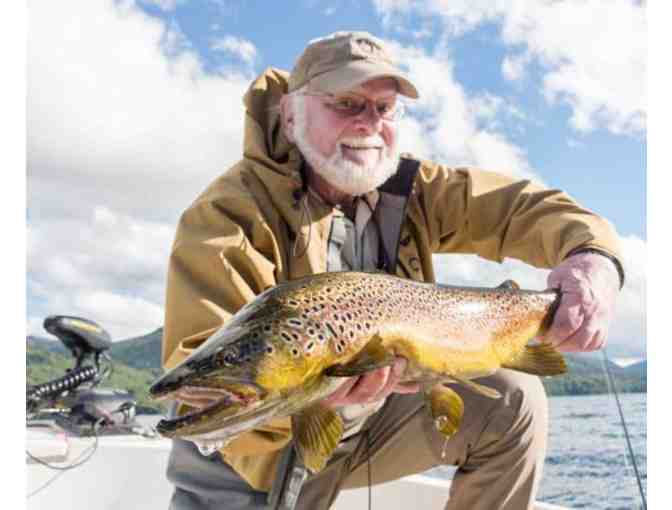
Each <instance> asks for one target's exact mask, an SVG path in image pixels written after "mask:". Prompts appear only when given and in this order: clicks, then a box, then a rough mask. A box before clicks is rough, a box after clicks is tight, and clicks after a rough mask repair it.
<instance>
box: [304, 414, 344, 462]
mask: <svg viewBox="0 0 672 510" xmlns="http://www.w3.org/2000/svg"><path fill="white" fill-rule="evenodd" d="M292 435H293V436H294V444H295V446H296V449H297V452H298V454H299V455H300V457H301V460H302V461H303V464H304V465H305V466H306V467H307V468H308V469H309V470H310V471H311V472H312V473H319V472H320V471H322V469H324V466H326V464H327V462H328V461H329V458H331V455H332V453H333V452H334V450H335V449H336V447H337V446H338V443H339V441H340V440H341V437H342V436H343V420H341V417H340V416H339V415H338V414H337V413H336V412H335V411H334V410H333V409H330V408H328V407H325V406H323V405H320V404H316V405H314V406H311V407H309V408H307V409H304V410H303V411H301V412H299V413H297V414H294V415H292Z"/></svg>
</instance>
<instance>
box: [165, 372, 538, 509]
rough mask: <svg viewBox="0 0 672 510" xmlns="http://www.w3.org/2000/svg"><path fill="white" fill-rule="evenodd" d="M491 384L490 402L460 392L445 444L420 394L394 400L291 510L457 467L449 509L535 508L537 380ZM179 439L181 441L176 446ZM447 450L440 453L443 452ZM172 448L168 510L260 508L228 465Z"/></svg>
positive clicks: (188, 448) (506, 377)
mask: <svg viewBox="0 0 672 510" xmlns="http://www.w3.org/2000/svg"><path fill="white" fill-rule="evenodd" d="M478 382H479V383H481V384H485V385H487V386H490V387H492V388H496V389H497V390H499V392H500V393H501V394H502V398H501V399H498V400H493V399H490V398H487V397H484V396H482V395H478V394H475V393H473V392H471V391H470V390H467V389H465V388H462V387H460V386H457V385H456V386H453V388H454V389H455V390H456V391H457V392H458V393H459V394H460V395H461V396H462V398H463V400H464V419H463V422H462V426H461V427H460V429H459V431H458V432H457V434H455V436H453V437H452V438H451V439H450V440H449V441H448V442H446V441H445V439H444V437H443V436H442V435H441V434H439V433H438V432H437V431H436V429H435V428H434V424H433V420H432V419H431V417H430V416H429V413H428V411H427V410H426V409H425V408H424V398H423V396H422V395H421V394H418V395H393V396H391V397H389V398H388V400H387V402H386V404H385V406H384V407H383V408H382V409H381V410H380V411H379V412H378V413H376V414H375V415H373V416H371V417H370V418H369V419H368V420H367V422H366V424H365V426H364V427H363V429H362V432H361V433H360V434H358V435H356V436H355V437H352V438H350V439H348V440H347V441H346V442H345V443H344V444H343V445H342V446H341V447H339V448H338V450H337V451H336V453H335V454H334V456H333V458H332V459H331V461H330V462H329V464H328V465H327V467H326V468H325V469H324V470H323V471H322V472H321V473H319V474H318V475H316V476H312V477H310V478H309V479H308V480H307V481H306V482H305V484H304V486H303V489H302V491H301V494H300V496H299V499H298V503H297V506H296V508H297V509H298V510H327V509H328V508H329V507H330V506H331V504H332V503H333V502H334V500H335V499H336V496H337V495H338V493H339V491H340V490H342V489H348V488H356V487H365V486H366V485H367V484H368V463H367V459H370V468H371V478H372V483H373V484H374V485H375V484H378V483H383V482H387V481H390V480H395V479H398V478H401V477H403V476H406V475H410V474H414V473H420V472H423V471H425V470H427V469H430V468H432V467H435V466H439V465H457V466H458V467H459V468H458V470H457V472H456V474H455V477H454V479H453V483H452V485H451V489H450V500H449V502H448V504H447V505H446V508H447V509H450V510H525V509H529V510H531V509H532V504H533V501H534V496H535V494H536V491H537V489H538V486H539V481H540V479H541V472H542V467H543V463H544V457H545V454H546V436H547V430H548V403H547V399H546V395H545V393H544V389H543V386H542V385H541V382H540V381H539V379H538V378H537V377H535V376H529V375H526V374H521V373H519V372H513V371H510V370H500V371H499V372H498V373H497V374H495V375H493V376H491V377H487V378H483V379H479V380H478ZM178 443H179V444H178ZM442 452H445V457H444V458H442V456H441V454H442ZM195 456H200V454H199V453H198V452H197V450H196V449H195V448H194V447H193V445H190V444H189V445H187V444H186V443H184V442H177V441H176V447H174V450H173V454H172V455H171V461H170V463H169V467H168V477H169V479H171V481H173V483H174V484H175V485H176V491H175V494H174V496H173V500H172V503H171V509H173V510H205V509H215V508H218V509H230V510H234V509H235V510H247V509H250V510H251V509H262V508H267V506H266V504H265V499H264V496H265V494H264V493H259V492H256V491H253V490H252V489H251V488H250V487H249V486H247V484H246V483H245V482H244V481H243V480H241V479H240V477H238V475H237V474H236V473H235V472H234V471H233V470H231V469H230V468H229V467H228V466H227V465H226V464H224V463H222V462H220V461H216V462H213V461H212V460H211V459H206V458H205V457H200V458H198V457H195Z"/></svg>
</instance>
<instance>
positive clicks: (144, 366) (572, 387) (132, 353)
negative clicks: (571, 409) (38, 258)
mask: <svg viewBox="0 0 672 510" xmlns="http://www.w3.org/2000/svg"><path fill="white" fill-rule="evenodd" d="M162 335H163V328H158V329H156V330H155V331H152V332H151V333H148V334H146V335H142V336H138V337H134V338H129V339H126V340H121V341H117V342H114V343H113V344H112V348H111V349H110V355H111V357H112V359H113V360H114V362H115V372H117V375H118V376H120V375H122V374H121V373H119V372H120V371H122V369H121V367H123V369H124V370H130V371H131V372H124V374H125V375H123V377H128V378H129V384H132V385H133V386H134V388H137V391H138V392H139V396H140V397H141V400H142V401H143V403H145V402H146V395H145V394H144V393H143V392H146V388H143V387H142V384H139V383H140V381H143V384H145V383H147V384H148V383H149V381H151V380H152V379H153V378H155V377H157V376H158V375H159V374H160V373H161V337H162ZM27 350H28V351H29V352H28V353H27V354H28V357H27V363H28V365H29V366H31V365H32V366H33V370H36V369H37V367H38V366H42V367H44V366H46V365H49V364H50V363H52V362H54V359H53V358H51V357H50V355H58V356H59V360H60V361H59V363H60V365H63V366H65V365H64V363H65V360H66V359H67V358H69V356H70V355H69V353H68V352H67V351H66V350H65V348H64V347H63V345H62V344H61V343H60V342H58V341H55V340H50V339H47V338H42V337H36V336H32V337H28V338H27ZM564 356H565V359H566V360H567V365H568V368H569V370H568V373H567V374H565V375H562V376H554V377H544V378H543V384H544V386H545V387H546V391H547V392H548V394H549V395H584V394H593V393H606V392H608V390H609V387H608V384H607V378H606V375H605V372H604V367H603V362H602V355H601V354H599V355H595V354H594V353H592V354H590V353H586V354H565V355H564ZM60 365H59V366H60ZM68 366H72V362H69V364H68ZM609 366H610V369H611V372H612V374H613V375H614V378H615V383H616V389H617V390H618V391H619V392H645V391H646V382H647V379H646V375H647V374H646V360H643V361H641V362H639V363H634V364H631V365H628V366H626V367H622V366H619V365H618V364H616V363H611V362H610V365H609ZM116 367H119V371H117V370H116ZM49 373H50V374H51V372H49ZM61 373H62V372H61ZM59 375H60V374H59ZM43 376H44V377H46V373H45V374H43ZM123 377H122V379H117V380H115V385H116V387H124V384H123ZM40 379H42V378H40ZM43 380H46V379H43ZM43 380H40V381H39V382H43ZM31 382H32V381H31ZM33 384H34V382H33Z"/></svg>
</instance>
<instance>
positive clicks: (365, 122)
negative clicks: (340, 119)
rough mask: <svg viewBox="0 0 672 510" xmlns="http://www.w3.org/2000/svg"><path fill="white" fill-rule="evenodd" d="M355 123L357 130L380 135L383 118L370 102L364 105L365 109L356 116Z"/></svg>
mask: <svg viewBox="0 0 672 510" xmlns="http://www.w3.org/2000/svg"><path fill="white" fill-rule="evenodd" d="M355 122H356V123H357V128H359V129H361V130H366V131H367V132H369V133H380V132H381V131H382V130H383V118H382V117H381V115H380V113H378V109H377V108H376V106H375V105H374V104H373V103H372V102H371V101H368V102H367V103H366V108H364V111H363V112H361V113H359V115H357V117H356V119H355Z"/></svg>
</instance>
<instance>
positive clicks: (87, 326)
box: [26, 315, 136, 435]
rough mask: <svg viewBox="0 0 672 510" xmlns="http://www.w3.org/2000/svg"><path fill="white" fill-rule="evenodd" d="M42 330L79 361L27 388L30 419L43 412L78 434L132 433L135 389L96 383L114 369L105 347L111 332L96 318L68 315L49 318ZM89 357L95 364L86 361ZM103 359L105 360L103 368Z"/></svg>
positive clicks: (42, 416) (41, 415)
mask: <svg viewBox="0 0 672 510" xmlns="http://www.w3.org/2000/svg"><path fill="white" fill-rule="evenodd" d="M44 329H45V330H47V331H48V332H49V333H51V334H52V335H54V336H56V337H57V338H58V339H59V340H60V341H61V342H63V345H65V347H66V348H67V349H68V350H69V351H70V352H71V354H72V356H73V357H74V358H75V366H74V367H73V368H70V369H67V370H66V373H65V375H64V376H62V377H59V378H57V379H53V380H51V381H49V382H46V383H43V384H37V385H35V386H29V387H28V388H27V389H26V414H27V416H28V418H29V419H33V418H37V417H38V415H40V416H39V417H41V418H47V419H51V420H54V421H55V422H56V423H57V424H58V425H59V426H61V427H63V428H65V429H69V430H70V431H71V432H75V433H77V434H78V435H91V434H98V433H100V432H107V433H128V431H129V430H130V429H131V428H132V426H133V422H134V419H135V408H136V401H135V398H134V397H133V394H132V393H130V392H129V391H126V390H111V389H96V388H95V387H96V386H98V384H100V383H101V382H102V381H104V380H105V379H107V377H109V375H110V374H111V372H112V360H111V358H110V357H109V355H108V354H107V352H106V351H107V350H109V349H110V347H111V346H112V341H111V338H110V335H109V333H108V332H107V331H105V330H104V329H103V328H102V327H101V326H99V325H98V324H96V323H95V322H93V321H90V320H88V319H83V318H81V317H73V316H67V315H52V316H50V317H47V318H46V319H45V320H44ZM89 358H91V359H92V361H93V364H87V361H88V359H89ZM101 360H104V361H105V362H106V364H105V366H104V367H103V368H102V369H101ZM84 385H85V386H84Z"/></svg>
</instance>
